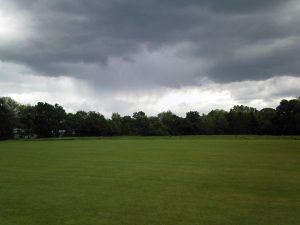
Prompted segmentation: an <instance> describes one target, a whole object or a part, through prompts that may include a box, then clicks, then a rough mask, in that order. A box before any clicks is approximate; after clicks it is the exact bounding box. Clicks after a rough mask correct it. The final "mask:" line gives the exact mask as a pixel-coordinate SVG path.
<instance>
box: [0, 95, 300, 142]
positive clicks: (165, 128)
mask: <svg viewBox="0 0 300 225" xmlns="http://www.w3.org/2000/svg"><path fill="white" fill-rule="evenodd" d="M16 134H18V135H19V136H20V135H21V137H22V136H23V137H26V136H28V137H30V136H31V135H38V136H39V137H54V136H60V135H65V136H73V135H77V136H108V135H143V136H145V135H196V134H271V135H299V134H300V99H299V98H297V99H292V100H282V101H281V102H280V104H279V106H278V107H277V108H276V110H275V109H271V108H265V109H262V110H260V111H258V110H256V109H255V108H251V107H248V106H243V105H240V106H234V107H233V108H232V109H230V111H229V112H226V111H224V110H212V111H211V112H209V113H208V114H207V115H205V114H202V115H200V114H199V113H198V112H197V111H190V112H187V113H186V116H185V118H182V117H179V116H177V115H175V114H174V113H172V112H171V111H166V112H162V113H160V114H158V115H157V116H151V117H148V116H147V115H146V114H145V113H144V112H143V111H139V112H135V113H133V116H132V117H131V116H124V117H122V116H120V114H118V113H113V114H112V116H111V118H110V119H106V118H105V117H104V116H103V115H102V114H100V113H98V112H94V111H90V112H85V111H78V112H76V113H75V114H74V113H68V114H66V112H65V110H64V109H63V107H61V106H60V105H57V104H55V105H51V104H48V103H42V102H39V103H38V104H36V105H35V106H30V105H20V104H19V103H17V102H16V101H14V100H13V99H11V98H8V97H2V98H0V139H8V138H12V137H13V136H14V135H16Z"/></svg>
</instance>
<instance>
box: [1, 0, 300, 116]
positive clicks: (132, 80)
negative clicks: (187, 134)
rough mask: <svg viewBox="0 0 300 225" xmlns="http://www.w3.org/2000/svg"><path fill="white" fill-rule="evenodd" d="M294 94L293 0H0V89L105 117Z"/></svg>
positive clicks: (273, 100) (299, 74)
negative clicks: (100, 114) (91, 111)
mask: <svg viewBox="0 0 300 225" xmlns="http://www.w3.org/2000/svg"><path fill="white" fill-rule="evenodd" d="M299 95H300V0H251V1H243V0H226V1H221V0H143V1H141V0H51V1H50V0H9V1H8V0H0V96H10V97H12V98H14V99H15V100H17V101H19V102H21V103H30V104H35V103H36V102H38V101H46V102H49V103H52V104H54V103H59V104H61V105H62V106H63V107H64V108H65V109H66V110H67V111H76V110H80V109H82V110H96V111H99V112H101V113H103V114H104V115H106V116H109V115H110V114H111V113H112V112H120V113H121V114H122V115H125V114H132V113H133V112H134V111H138V110H143V111H145V112H146V113H147V114H149V115H155V114H157V113H158V112H161V111H165V110H169V109H170V110H172V111H174V112H175V113H177V114H179V115H184V113H185V112H186V111H190V110H198V111H200V112H201V113H206V112H208V111H210V110H211V109H216V108H222V109H226V110H228V109H229V108H231V107H232V106H233V105H236V104H245V105H249V106H253V107H257V108H258V109H261V108H263V107H275V106H276V105H278V103H279V101H280V99H282V98H293V97H297V96H299Z"/></svg>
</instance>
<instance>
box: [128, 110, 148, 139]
mask: <svg viewBox="0 0 300 225" xmlns="http://www.w3.org/2000/svg"><path fill="white" fill-rule="evenodd" d="M132 118H133V124H134V127H133V130H134V134H135V135H142V136H145V135H149V134H150V125H149V120H148V117H147V116H146V114H145V113H144V112H142V111H139V112H135V113H133V116H132Z"/></svg>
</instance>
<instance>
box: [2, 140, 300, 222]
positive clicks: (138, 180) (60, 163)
mask: <svg viewBox="0 0 300 225" xmlns="http://www.w3.org/2000/svg"><path fill="white" fill-rule="evenodd" d="M66 224H70V225H117V224H118V225H183V224H184V225H254V224H257V225H299V224H300V138H269V137H257V138H256V137H247V136H246V137H239V138H236V137H221V136H220V137H186V138H184V137H178V138H134V137H132V138H102V139H86V140H44V141H6V142H0V225H66Z"/></svg>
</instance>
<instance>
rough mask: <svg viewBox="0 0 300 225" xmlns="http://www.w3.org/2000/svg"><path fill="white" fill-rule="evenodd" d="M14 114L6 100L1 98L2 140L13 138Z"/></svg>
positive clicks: (0, 131) (0, 134)
mask: <svg viewBox="0 0 300 225" xmlns="http://www.w3.org/2000/svg"><path fill="white" fill-rule="evenodd" d="M14 121H15V118H14V112H13V111H12V110H11V109H10V108H9V107H8V105H7V104H6V101H5V99H4V98H0V139H8V138H12V137H13V128H14Z"/></svg>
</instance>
